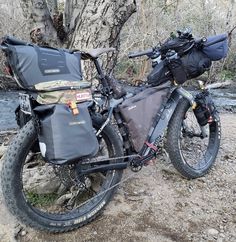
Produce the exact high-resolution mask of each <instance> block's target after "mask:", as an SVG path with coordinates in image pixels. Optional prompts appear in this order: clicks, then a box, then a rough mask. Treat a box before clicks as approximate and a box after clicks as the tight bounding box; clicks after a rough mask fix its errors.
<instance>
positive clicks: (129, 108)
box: [128, 105, 137, 111]
mask: <svg viewBox="0 0 236 242" xmlns="http://www.w3.org/2000/svg"><path fill="white" fill-rule="evenodd" d="M136 107H137V106H136V105H134V106H131V107H128V111H130V110H132V109H134V108H136Z"/></svg>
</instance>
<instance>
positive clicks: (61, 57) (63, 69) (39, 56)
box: [3, 36, 89, 91]
mask: <svg viewBox="0 0 236 242" xmlns="http://www.w3.org/2000/svg"><path fill="white" fill-rule="evenodd" d="M3 44H4V46H6V47H7V49H6V50H4V51H5V53H6V56H7V59H8V63H9V65H10V67H11V69H12V70H13V73H14V74H15V76H16V77H17V84H18V85H19V86H20V87H21V88H24V89H28V90H39V87H40V88H42V87H44V83H45V85H46V87H47V89H48V90H49V91H50V90H52V91H53V90H54V89H60V88H61V89H64V90H65V89H70V87H82V88H83V87H84V86H86V87H88V85H89V84H88V82H84V81H82V78H83V77H82V71H81V53H80V52H74V53H71V52H70V51H69V50H66V49H60V48H52V47H40V46H37V45H34V44H30V43H26V42H23V41H22V42H19V40H17V39H14V38H13V37H9V36H7V37H5V39H4V41H3ZM39 84H40V85H39ZM49 84H50V85H52V88H50V85H49ZM37 85H39V87H37ZM43 90H45V88H43Z"/></svg>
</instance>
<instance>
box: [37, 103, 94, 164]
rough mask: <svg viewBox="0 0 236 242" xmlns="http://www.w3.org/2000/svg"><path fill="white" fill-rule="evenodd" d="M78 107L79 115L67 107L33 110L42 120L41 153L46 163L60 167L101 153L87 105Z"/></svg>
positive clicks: (44, 106) (47, 106) (48, 106)
mask: <svg viewBox="0 0 236 242" xmlns="http://www.w3.org/2000/svg"><path fill="white" fill-rule="evenodd" d="M77 107H78V110H79V114H77V115H74V114H73V113H72V110H71V109H70V108H69V106H68V105H65V104H51V105H41V106H38V107H36V108H34V112H35V114H36V115H37V116H38V118H39V120H40V132H39V134H38V138H39V146H40V151H41V153H42V156H43V157H44V159H45V160H46V161H47V162H51V163H53V164H57V165H61V164H65V163H70V162H75V161H78V160H79V159H80V158H82V157H90V156H94V155H95V154H96V153H97V152H98V148H99V144H98V141H97V138H96V134H95V130H94V129H93V126H92V120H91V117H90V114H89V111H88V102H85V103H80V104H78V106H77Z"/></svg>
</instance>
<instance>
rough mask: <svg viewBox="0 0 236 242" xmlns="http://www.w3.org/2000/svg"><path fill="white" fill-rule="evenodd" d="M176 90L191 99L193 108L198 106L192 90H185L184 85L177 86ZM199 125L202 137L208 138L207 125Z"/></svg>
mask: <svg viewBox="0 0 236 242" xmlns="http://www.w3.org/2000/svg"><path fill="white" fill-rule="evenodd" d="M199 85H201V84H200V83H199ZM201 89H202V90H204V89H203V88H201ZM176 91H177V92H178V93H179V94H180V95H181V96H183V97H184V98H186V99H187V100H188V101H189V103H190V105H191V106H192V109H193V110H194V109H195V108H196V107H197V103H196V101H195V98H194V96H193V95H192V94H191V93H190V92H188V91H186V90H185V89H184V88H182V87H179V88H177V89H176ZM199 127H200V129H201V134H200V137H201V138H206V137H207V130H206V127H205V126H201V125H200V124H199Z"/></svg>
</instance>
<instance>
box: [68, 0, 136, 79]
mask: <svg viewBox="0 0 236 242" xmlns="http://www.w3.org/2000/svg"><path fill="white" fill-rule="evenodd" d="M135 11H136V2H135V1H134V0H128V1H125V0H122V1H110V0H89V1H84V4H83V6H81V5H80V6H77V10H76V8H74V11H73V14H72V17H73V18H72V21H70V28H71V29H72V30H73V29H74V32H73V34H72V36H71V39H70V40H69V42H68V47H69V48H75V49H80V50H88V49H93V48H101V47H115V48H117V50H119V44H120V38H119V34H120V31H121V29H122V27H123V25H124V23H125V22H126V21H127V20H128V19H129V17H130V16H131V15H132V14H133V13H134V12H135ZM75 13H77V17H76V14H75ZM117 54H118V52H116V53H108V54H107V55H106V58H105V59H103V67H104V68H105V69H106V70H108V72H110V71H111V70H112V69H113V68H114V66H115V63H116V60H117ZM92 69H93V65H92V64H86V65H84V70H85V73H86V77H87V78H88V79H90V78H92V76H93V72H92V71H91V70H92Z"/></svg>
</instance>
